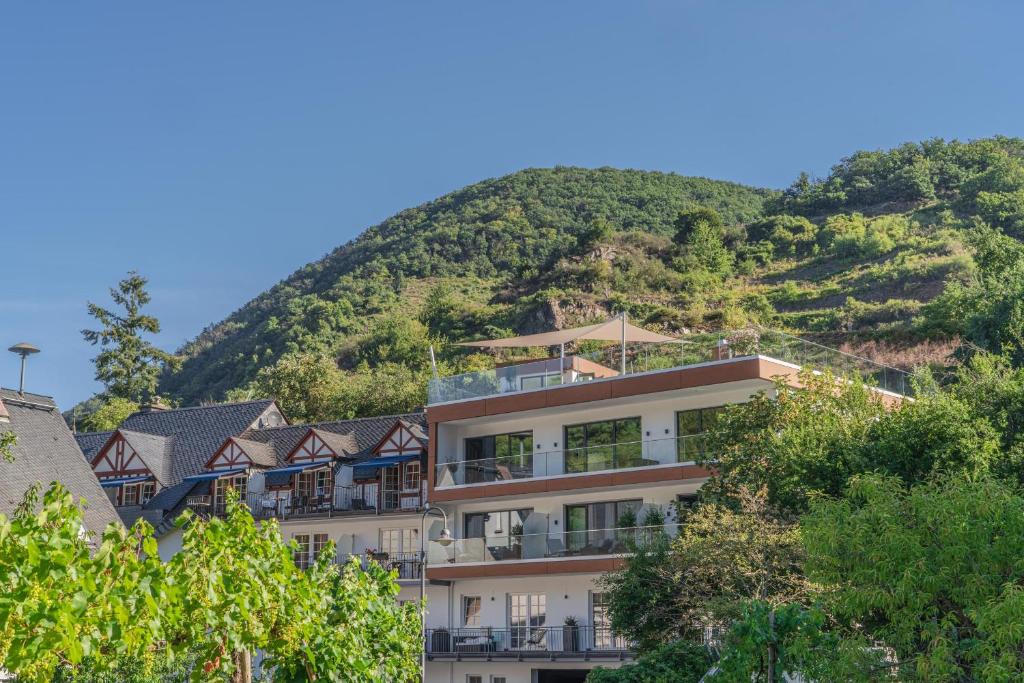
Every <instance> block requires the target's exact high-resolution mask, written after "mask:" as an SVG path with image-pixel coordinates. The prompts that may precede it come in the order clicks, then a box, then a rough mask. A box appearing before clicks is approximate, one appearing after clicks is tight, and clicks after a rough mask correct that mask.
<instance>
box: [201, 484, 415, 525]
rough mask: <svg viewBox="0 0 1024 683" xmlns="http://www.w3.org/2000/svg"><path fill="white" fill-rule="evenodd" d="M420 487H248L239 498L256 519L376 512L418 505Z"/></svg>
mask: <svg viewBox="0 0 1024 683" xmlns="http://www.w3.org/2000/svg"><path fill="white" fill-rule="evenodd" d="M424 501H425V496H424V495H423V492H422V491H419V492H417V491H380V490H379V489H377V488H375V487H372V486H371V487H369V490H367V489H366V488H361V487H356V486H335V487H334V488H333V489H332V488H327V489H323V490H316V491H309V492H296V491H295V490H294V489H285V490H282V491H248V492H247V493H246V494H245V500H244V501H243V502H244V504H245V505H246V507H248V508H249V511H250V512H251V513H252V516H253V517H255V518H256V519H271V518H274V519H293V518H296V517H331V516H334V515H337V514H343V513H363V514H380V513H384V512H401V511H415V510H419V509H422V507H423V504H424ZM185 504H186V505H187V506H188V507H190V508H192V510H193V511H194V512H196V513H198V514H201V515H205V516H224V515H225V514H226V513H227V505H226V503H225V502H224V500H223V499H222V498H215V497H214V496H210V495H198V496H188V498H186V500H185Z"/></svg>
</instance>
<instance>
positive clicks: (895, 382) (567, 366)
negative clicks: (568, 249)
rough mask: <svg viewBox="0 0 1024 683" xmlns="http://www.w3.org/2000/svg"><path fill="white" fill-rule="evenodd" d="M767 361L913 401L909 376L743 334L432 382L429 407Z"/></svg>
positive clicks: (785, 340)
mask: <svg viewBox="0 0 1024 683" xmlns="http://www.w3.org/2000/svg"><path fill="white" fill-rule="evenodd" d="M755 355H761V356H767V357H770V358H774V359H776V360H780V361H784V362H787V363H793V364H794V365H799V366H801V367H806V368H810V369H812V370H831V371H832V372H834V373H835V374H837V375H842V376H847V377H852V376H859V377H861V378H863V379H864V381H866V382H868V383H869V384H871V385H873V386H876V387H878V388H879V389H883V390H885V391H889V392H892V393H894V394H899V395H901V396H910V395H912V391H913V388H912V386H911V384H910V379H909V375H908V373H907V372H905V371H903V370H899V369H897V368H892V367H888V366H885V365H882V364H880V363H876V362H874V361H871V360H869V359H867V358H861V357H860V356H854V355H851V354H848V353H844V352H842V351H839V350H837V349H831V348H828V347H826V346H822V345H821V344H816V343H814V342H811V341H807V340H806V339H801V338H799V337H794V336H792V335H789V334H786V333H784V332H776V331H774V330H738V331H732V332H720V333H715V334H692V335H687V336H685V337H682V338H681V339H680V340H679V341H678V342H671V343H664V344H627V346H626V354H625V362H623V357H622V349H621V347H620V346H618V345H615V346H611V347H608V348H605V349H602V350H600V351H597V352H594V353H583V354H575V355H572V356H567V357H566V358H565V359H564V360H563V359H561V358H551V359H546V360H539V361H531V362H527V363H520V364H513V365H506V366H503V367H499V368H494V369H491V370H479V371H477V372H467V373H464V374H461V375H453V376H451V377H439V378H436V379H432V380H430V385H429V389H428V396H427V401H428V403H429V404H437V403H446V402H449V401H460V400H465V399H474V398H483V397H486V396H496V395H500V394H507V393H515V392H520V391H530V390H534V389H542V388H548V387H555V386H561V385H563V384H575V383H579V382H589V381H593V380H595V379H606V378H610V377H619V376H623V375H632V374H637V373H642V372H651V371H655V370H667V369H670V368H679V367H685V366H687V365H696V364H698V363H706V362H709V361H716V360H724V359H729V358H738V357H744V356H755Z"/></svg>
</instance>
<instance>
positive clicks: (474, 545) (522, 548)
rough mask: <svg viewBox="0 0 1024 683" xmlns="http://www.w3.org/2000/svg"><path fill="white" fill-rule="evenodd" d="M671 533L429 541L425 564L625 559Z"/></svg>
mask: <svg viewBox="0 0 1024 683" xmlns="http://www.w3.org/2000/svg"><path fill="white" fill-rule="evenodd" d="M671 531H674V527H671V526H666V525H662V526H635V527H616V528H609V529H587V530H581V531H564V532H549V533H539V534H518V535H517V534H503V535H501V536H485V537H480V538H459V539H456V540H455V541H453V542H451V543H450V544H448V545H447V546H444V545H441V544H440V543H438V542H437V541H430V542H429V544H428V547H427V564H428V565H431V566H438V565H441V566H443V565H446V564H464V563H475V562H487V563H489V562H507V561H510V560H545V559H553V558H574V557H593V556H607V555H625V554H629V553H631V552H632V551H633V548H634V547H635V546H636V545H643V544H647V543H650V542H652V541H654V540H655V539H657V538H659V537H663V536H664V535H666V534H668V533H670V532H671Z"/></svg>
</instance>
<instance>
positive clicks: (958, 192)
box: [161, 138, 1024, 415]
mask: <svg viewBox="0 0 1024 683" xmlns="http://www.w3.org/2000/svg"><path fill="white" fill-rule="evenodd" d="M1022 158H1024V141H1022V140H1019V139H1008V138H994V139H987V140H978V141H973V142H970V143H959V142H949V143H947V142H943V141H928V142H925V143H921V144H907V145H904V146H901V147H899V148H896V149H893V150H889V151H879V152H858V153H856V154H854V155H852V156H850V157H848V158H847V159H844V160H842V161H841V162H840V163H839V164H838V165H837V166H836V167H835V168H834V169H833V170H832V172H831V173H830V174H829V175H828V176H827V177H826V178H823V179H819V180H813V179H810V178H808V177H806V176H804V175H802V176H801V177H800V178H798V179H797V181H796V182H795V183H794V184H793V185H792V186H791V187H790V188H789V189H787V190H785V191H784V192H778V191H774V190H766V189H758V188H750V187H746V186H742V185H737V184H734V183H727V182H720V181H713V180H707V179H703V178H687V177H682V176H678V175H673V174H664V173H656V172H645V171H634V170H616V169H609V168H601V169H593V170H591V169H580V168H561V167H559V168H554V169H528V170H524V171H520V172H517V173H513V174H511V175H508V176H505V177H503V178H498V179H492V180H487V181H484V182H481V183H477V184H474V185H471V186H469V187H466V188H463V189H461V190H459V191H457V192H453V193H451V194H448V195H445V196H443V197H440V198H438V199H436V200H434V201H432V202H429V203H427V204H424V205H422V206H419V207H416V208H412V209H407V210H405V211H402V212H401V213H399V214H397V215H395V216H394V217H392V218H389V219H388V220H386V221H384V222H383V223H381V224H380V225H377V226H374V227H372V228H369V229H368V230H366V231H365V232H364V233H363V234H362V235H360V236H359V237H358V238H357V239H355V240H353V241H351V242H349V243H348V244H345V245H343V246H341V247H339V248H338V249H336V250H335V251H334V252H332V253H331V254H329V255H328V256H326V257H324V258H322V259H321V260H319V261H316V262H314V263H311V264H309V265H308V266H306V267H304V268H302V269H301V270H299V271H297V272H296V273H294V274H293V275H292V276H291V277H289V278H288V279H286V280H284V281H282V282H281V283H279V284H277V285H276V286H274V287H273V288H272V289H270V290H268V291H267V292H266V293H264V294H262V295H260V296H259V297H257V298H256V299H254V300H253V301H251V302H249V303H248V304H246V305H245V306H244V307H242V308H241V309H239V310H238V311H237V312H235V313H234V314H232V315H231V316H230V317H228V318H227V319H226V320H224V321H223V322H220V323H217V324H216V325H212V326H211V327H209V328H208V329H206V330H205V331H204V332H203V333H202V334H200V335H199V337H197V338H196V339H195V340H194V341H192V342H191V343H189V344H188V345H186V346H185V347H184V348H183V349H182V350H181V353H182V354H183V355H184V356H185V362H184V363H183V365H182V367H181V369H180V370H179V371H177V372H176V373H174V374H170V375H167V376H165V377H164V378H163V380H162V383H161V391H162V392H163V393H164V394H166V395H168V396H171V397H173V398H175V399H177V400H180V401H181V402H183V403H185V404H189V403H195V402H198V401H200V400H207V399H213V400H216V399H220V398H223V397H224V396H225V395H226V394H227V393H228V392H229V391H231V390H234V394H233V395H235V396H238V395H240V392H241V393H244V388H245V387H246V386H247V385H249V384H250V383H251V382H253V380H258V382H257V385H255V386H250V391H251V392H252V391H268V390H272V391H274V392H275V393H287V391H288V390H289V389H291V390H295V386H294V382H292V384H289V385H288V386H282V385H281V381H282V378H281V376H277V377H276V378H275V377H274V376H272V375H271V373H270V371H269V370H264V372H263V373H262V374H260V369H261V368H268V367H270V366H273V365H274V364H275V363H277V362H278V361H279V360H280V363H279V367H280V368H284V367H285V365H287V364H288V363H293V364H295V365H293V366H292V367H293V368H294V367H300V366H301V367H306V366H309V365H310V362H311V359H318V360H319V361H321V362H323V363H324V368H323V371H324V372H327V373H334V372H335V371H337V372H340V373H343V374H342V375H340V376H338V377H335V378H334V380H332V381H337V382H341V384H342V385H347V384H353V385H354V384H358V382H359V381H360V380H365V381H369V382H374V381H376V382H380V381H381V379H382V378H381V377H377V378H376V380H374V379H373V375H374V373H375V372H384V371H385V369H386V371H387V373H388V374H387V377H386V378H385V382H384V383H385V384H388V385H389V387H390V386H391V385H394V386H399V385H401V386H407V387H414V386H417V385H418V380H419V378H420V377H421V374H422V373H423V371H424V368H425V361H426V352H425V346H426V344H427V343H429V342H433V343H434V344H435V346H436V347H437V348H438V349H439V351H440V353H441V356H442V359H443V360H444V361H445V362H447V363H449V364H451V365H452V366H453V367H457V366H460V365H466V364H467V363H468V364H472V363H473V362H475V361H474V359H472V358H467V357H465V356H462V355H460V354H458V353H457V352H456V351H455V350H454V349H451V348H450V347H448V346H446V340H457V339H460V338H464V337H466V336H470V335H480V334H500V333H503V332H507V331H509V330H516V331H523V332H526V331H536V330H540V329H547V328H550V327H553V326H563V325H571V324H575V323H579V322H584V321H592V320H594V319H597V318H601V317H603V316H605V315H607V314H608V313H609V312H611V311H614V310H619V309H621V308H625V309H626V310H628V311H629V312H630V315H631V316H632V317H633V318H634V319H637V320H639V321H640V322H641V323H642V324H645V325H646V326H648V327H652V328H658V329H663V330H667V331H671V332H681V331H685V330H704V329H718V328H731V327H737V326H742V325H747V324H762V325H767V326H772V327H776V328H781V329H785V330H789V331H791V332H795V333H798V334H802V335H808V336H812V337H815V338H818V339H821V340H822V341H825V342H827V343H830V344H833V345H836V346H842V347H845V348H848V349H852V350H854V351H859V352H862V353H865V354H868V355H873V356H875V357H877V358H879V359H880V360H883V361H885V362H889V363H892V364H896V365H908V366H909V365H912V364H914V363H916V362H919V361H921V360H940V359H942V358H944V357H945V356H946V355H948V353H949V351H950V349H951V348H952V345H953V342H951V341H950V339H951V338H952V337H953V336H954V335H957V334H959V333H962V332H963V330H962V329H959V328H958V326H957V325H955V324H954V325H951V324H948V321H947V322H943V321H942V320H940V319H938V317H937V316H936V315H935V307H936V306H937V305H939V304H932V306H931V307H929V306H927V304H928V302H931V301H933V300H935V299H936V297H937V296H939V295H940V294H942V292H943V291H945V290H946V289H947V287H949V286H950V283H954V288H958V289H957V291H960V290H963V289H965V288H968V287H970V286H971V283H972V282H976V280H977V279H978V277H979V275H978V264H977V263H976V258H975V254H976V251H977V244H978V241H979V240H981V239H983V238H984V236H985V235H987V234H988V232H987V231H986V230H987V228H986V225H989V226H993V227H995V228H997V229H999V230H1001V231H1003V232H1005V233H1006V234H1007V235H1010V236H1013V237H1020V236H1022V235H1024V163H1022V161H1021V160H1022ZM700 207H707V208H710V209H714V210H715V212H717V214H718V215H719V216H720V219H721V220H720V221H719V220H718V219H717V218H716V217H715V216H713V215H710V214H708V215H705V214H704V213H701V212H697V213H690V214H689V215H688V217H684V219H683V220H679V215H680V213H681V212H684V213H685V212H693V211H694V210H695V209H698V208H700ZM948 298H949V297H948V296H947V297H946V299H948ZM943 305H947V306H948V305H949V302H948V301H947V302H946V303H945V304H943ZM929 311H931V313H929ZM298 354H303V358H304V360H303V361H302V362H297V360H296V359H297V358H298V357H299V356H298ZM281 359H283V360H281ZM296 363H297V364H296ZM332 365H336V366H337V367H329V366H332ZM339 368H340V369H339ZM345 378H348V381H346V379H345ZM292 379H294V378H293V377H292V376H290V375H289V376H288V377H287V380H288V382H291V381H292ZM275 382H277V383H276V384H275ZM339 391H341V390H340V389H338V390H335V392H334V393H335V394H338V392H339ZM396 391H398V392H399V393H402V390H400V389H396ZM412 391H413V389H411V388H410V389H408V391H406V392H405V393H409V392H412ZM328 393H330V392H328ZM385 393H386V392H385ZM403 397H404V398H403V399H402V400H398V402H397V403H394V404H389V403H388V402H387V401H385V402H384V404H381V405H380V406H379V409H381V410H383V409H386V408H388V407H396V406H397V407H401V406H402V405H404V404H405V403H409V402H412V403H415V401H416V400H417V399H418V398H419V395H418V394H417V395H416V396H405V395H404V394H403ZM324 400H325V401H327V402H328V403H330V402H331V401H335V402H336V401H337V400H338V399H337V398H336V397H335V398H333V399H332V398H325V399H324ZM403 401H404V403H403ZM375 409H376V408H375V406H372V405H371V406H360V407H356V408H353V407H352V406H351V405H349V407H348V408H335V409H332V408H325V409H319V410H314V409H308V407H307V409H302V408H301V407H300V408H299V412H305V413H307V414H316V415H322V414H325V413H326V414H341V413H346V412H349V413H350V412H354V411H355V412H359V411H363V412H365V411H373V410H375Z"/></svg>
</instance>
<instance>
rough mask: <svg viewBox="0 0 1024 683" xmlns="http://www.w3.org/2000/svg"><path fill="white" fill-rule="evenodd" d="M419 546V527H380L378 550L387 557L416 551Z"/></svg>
mask: <svg viewBox="0 0 1024 683" xmlns="http://www.w3.org/2000/svg"><path fill="white" fill-rule="evenodd" d="M419 547H420V530H419V529H381V530H380V552H381V553H384V554H386V555H387V556H388V557H392V558H393V557H396V556H398V555H401V554H403V553H413V552H418V551H419Z"/></svg>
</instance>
